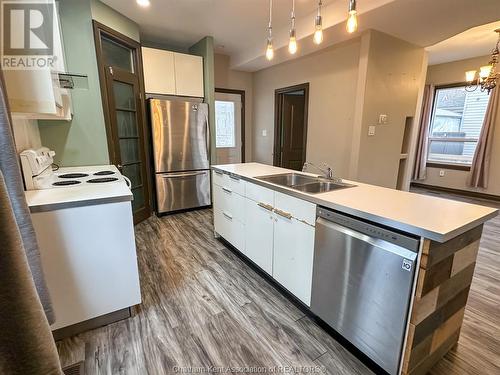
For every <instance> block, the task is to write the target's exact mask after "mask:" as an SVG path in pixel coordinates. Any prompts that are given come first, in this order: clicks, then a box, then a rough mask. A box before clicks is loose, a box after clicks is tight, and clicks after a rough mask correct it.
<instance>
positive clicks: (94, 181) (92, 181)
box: [87, 177, 118, 184]
mask: <svg viewBox="0 0 500 375" xmlns="http://www.w3.org/2000/svg"><path fill="white" fill-rule="evenodd" d="M113 181H118V179H117V178H116V177H102V178H92V179H90V180H87V182H88V183H89V184H100V183H103V182H113Z"/></svg>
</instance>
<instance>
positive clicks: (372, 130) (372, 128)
mask: <svg viewBox="0 0 500 375" xmlns="http://www.w3.org/2000/svg"><path fill="white" fill-rule="evenodd" d="M374 135H375V125H370V126H369V127H368V136H370V137H371V136H374Z"/></svg>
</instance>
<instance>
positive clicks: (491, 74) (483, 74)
mask: <svg viewBox="0 0 500 375" xmlns="http://www.w3.org/2000/svg"><path fill="white" fill-rule="evenodd" d="M495 32H496V33H498V39H497V44H496V46H495V48H494V49H493V51H491V60H490V62H489V63H488V65H485V66H482V67H481V68H479V74H478V75H477V78H476V73H477V71H476V70H469V71H468V72H465V80H466V81H467V86H466V87H465V89H466V90H467V91H469V92H471V91H475V90H477V88H480V89H481V91H487V92H488V94H489V93H490V92H491V90H493V89H494V88H495V86H496V85H497V81H498V79H499V78H500V72H497V66H498V60H499V56H500V51H499V46H500V29H496V30H495Z"/></svg>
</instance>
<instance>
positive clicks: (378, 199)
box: [212, 163, 498, 242]
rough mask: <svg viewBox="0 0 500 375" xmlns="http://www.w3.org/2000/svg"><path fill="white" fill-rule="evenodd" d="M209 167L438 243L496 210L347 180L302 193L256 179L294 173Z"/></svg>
mask: <svg viewBox="0 0 500 375" xmlns="http://www.w3.org/2000/svg"><path fill="white" fill-rule="evenodd" d="M212 168H216V169H219V170H222V171H226V172H229V173H233V174H235V175H238V176H241V177H242V178H244V179H246V180H249V181H253V182H255V183H258V184H259V185H262V186H268V187H270V188H273V189H275V190H279V191H289V192H290V193H291V194H292V195H294V196H296V197H300V198H302V199H304V200H307V201H310V202H312V203H315V204H318V205H321V206H324V207H328V208H331V209H334V210H338V211H340V212H344V213H347V214H350V215H353V216H357V217H360V218H363V219H366V220H370V221H372V222H376V223H379V224H382V225H386V226H388V227H392V228H396V229H399V230H402V231H405V232H408V233H412V234H416V235H419V236H422V237H425V238H429V239H431V240H435V241H438V242H445V241H448V240H449V239H451V238H454V237H456V236H458V235H459V234H462V233H464V232H466V231H467V230H469V229H472V228H474V227H476V226H478V225H480V224H482V223H483V222H485V221H487V220H489V219H491V218H492V217H495V216H496V215H497V214H498V210H497V209H495V208H490V207H485V206H479V205H475V204H469V203H463V202H457V201H453V200H449V199H443V198H438V197H432V196H427V195H421V194H415V193H410V192H406V191H399V190H394V189H388V188H384V187H380V186H374V185H367V184H363V183H359V182H355V181H348V180H345V182H349V183H352V184H355V185H357V186H355V187H352V188H348V189H340V190H334V191H330V192H326V193H320V194H309V193H303V192H300V191H297V190H293V189H291V188H286V187H283V186H280V185H275V184H272V183H269V182H264V181H260V180H256V179H255V177H260V176H266V175H272V174H280V173H286V172H296V171H290V170H288V169H283V168H278V167H273V166H270V165H265V164H260V163H243V164H226V165H215V166H212ZM296 173H301V172H296Z"/></svg>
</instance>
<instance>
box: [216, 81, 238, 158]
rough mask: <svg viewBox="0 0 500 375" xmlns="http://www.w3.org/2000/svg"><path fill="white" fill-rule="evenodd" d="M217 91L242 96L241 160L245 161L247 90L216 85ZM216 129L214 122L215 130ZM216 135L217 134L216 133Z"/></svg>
mask: <svg viewBox="0 0 500 375" xmlns="http://www.w3.org/2000/svg"><path fill="white" fill-rule="evenodd" d="M215 92H220V93H221V94H236V95H240V97H241V162H242V163H244V162H245V111H246V110H245V90H237V89H225V88H220V87H216V88H215ZM215 131H216V128H215V124H214V132H215ZM214 136H215V134H214Z"/></svg>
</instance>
